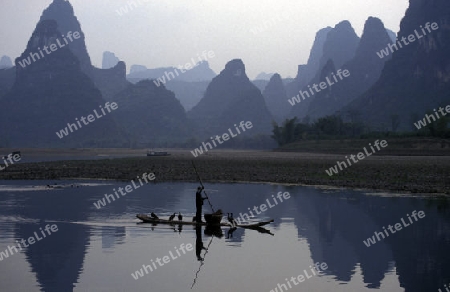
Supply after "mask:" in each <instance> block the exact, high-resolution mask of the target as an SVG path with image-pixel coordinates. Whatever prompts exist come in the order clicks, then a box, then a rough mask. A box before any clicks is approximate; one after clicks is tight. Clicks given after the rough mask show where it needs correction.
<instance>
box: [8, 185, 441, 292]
mask: <svg viewBox="0 0 450 292" xmlns="http://www.w3.org/2000/svg"><path fill="white" fill-rule="evenodd" d="M52 183H54V182H50V181H0V234H1V236H0V252H2V251H3V253H5V252H9V251H8V247H12V246H17V243H16V240H18V241H20V240H21V239H27V238H29V237H31V236H33V235H34V232H38V235H40V233H39V228H40V227H44V226H45V225H46V224H50V225H52V224H56V225H57V226H58V231H57V232H55V233H53V234H52V235H50V236H47V237H46V238H43V239H41V240H39V241H37V242H36V243H35V244H33V245H30V246H29V247H27V248H23V250H22V251H20V250H18V252H17V253H13V254H12V255H11V254H9V256H8V257H7V258H5V257H4V256H3V259H2V260H1V261H0V291H2V292H3V291H30V292H32V291H55V292H56V291H57V292H65V291H108V292H113V291H135V292H138V291H155V292H159V291H168V292H176V291H205V292H206V291H208V292H210V291H214V292H220V291H246V292H252V291H255V292H256V291H257V292H260V291H267V292H270V291H271V290H273V291H375V290H380V291H394V292H395V291H438V289H439V288H441V289H442V290H443V291H444V284H449V283H450V253H449V247H450V214H449V209H448V205H447V202H446V201H445V200H442V199H436V198H434V199H425V198H421V197H411V196H403V197H399V196H394V195H391V194H369V193H364V192H359V191H351V190H330V189H328V190H327V189H316V188H310V187H288V186H279V185H263V184H208V185H207V186H206V187H207V192H208V194H209V196H210V199H211V202H212V203H213V205H214V206H215V207H216V208H221V209H222V210H223V211H224V212H225V213H226V212H233V213H234V214H235V217H237V216H238V214H239V213H240V212H248V213H249V211H248V209H247V208H252V209H253V208H254V206H260V205H261V204H263V203H265V201H266V199H272V195H276V194H277V193H278V192H280V191H281V192H289V193H290V195H291V197H290V198H289V199H288V200H285V201H284V202H283V203H281V202H280V203H279V204H278V205H275V206H273V207H271V208H268V210H267V211H266V212H264V213H262V214H259V215H257V214H255V212H253V213H254V215H256V216H255V217H254V218H251V221H262V220H266V219H269V218H273V219H274V220H275V222H274V223H272V224H270V225H267V226H265V230H260V232H258V231H255V230H246V229H242V228H238V229H236V230H235V231H234V232H230V231H231V230H230V228H229V227H222V228H219V229H214V230H205V228H204V227H202V228H201V229H195V227H194V226H189V225H184V226H178V225H175V226H170V225H157V226H153V225H151V224H138V222H139V220H137V219H136V218H135V215H136V214H137V213H150V212H152V211H153V212H155V213H156V214H158V215H159V216H160V217H162V218H168V216H169V215H171V214H172V213H173V212H181V213H182V214H183V215H184V220H187V221H191V220H192V216H193V215H194V213H195V188H196V187H197V185H196V184H190V183H161V184H149V185H145V186H143V187H141V188H139V189H137V190H134V191H133V192H131V193H129V194H127V195H126V196H125V197H121V198H120V199H117V200H116V201H114V202H111V203H110V204H107V206H105V207H103V208H101V209H97V208H96V207H95V206H94V204H93V203H94V202H97V200H99V199H101V198H102V197H103V195H104V194H105V193H111V192H112V189H113V188H115V189H117V188H118V187H119V186H122V187H124V186H125V185H126V183H120V182H104V181H103V182H102V181H100V182H99V181H58V185H63V186H64V188H60V189H46V188H45V186H46V185H47V184H52ZM70 184H75V186H76V185H77V184H81V187H78V188H77V187H73V188H72V187H70ZM205 209H206V211H208V204H207V203H206V202H205ZM414 210H416V211H421V210H422V211H424V212H425V214H426V216H425V217H424V218H422V219H419V220H418V221H414V223H412V224H411V223H410V221H408V217H407V214H409V215H411V212H412V211H414ZM401 219H404V221H405V223H406V224H408V223H410V225H409V226H407V227H403V228H402V230H400V231H397V232H396V233H395V234H390V235H389V237H386V238H385V239H382V238H381V240H380V241H378V240H377V241H376V243H375V244H374V245H372V246H370V247H367V246H366V245H365V244H364V243H363V240H367V238H368V237H372V236H373V235H374V232H375V231H383V226H384V227H388V225H389V224H391V225H394V224H395V223H401V224H403V223H402V222H401ZM412 220H414V219H412ZM394 231H395V229H394ZM212 234H215V236H213V235H212ZM379 237H381V236H380V235H379ZM182 244H184V246H186V245H189V244H190V245H192V248H193V250H188V251H185V253H183V252H182V251H181V250H180V247H181V245H182ZM202 244H203V245H204V246H205V247H208V250H207V251H206V250H202V251H201V252H198V251H200V248H201V245H202ZM196 248H197V249H198V251H197V250H196ZM11 250H12V251H13V252H14V249H11ZM177 250H178V252H179V254H177ZM170 253H171V254H172V256H174V257H169V262H167V263H165V264H164V263H163V262H162V261H160V262H161V263H162V264H163V265H162V266H161V265H158V264H156V260H157V258H163V257H164V256H169V255H171V254H170ZM200 259H202V261H201V260H200ZM166 260H167V258H166ZM152 261H153V262H152ZM316 262H319V263H326V264H327V267H328V268H327V269H326V270H325V271H324V272H323V273H321V274H320V275H316V276H313V275H312V272H311V270H310V268H309V267H310V266H311V265H313V264H314V263H316ZM152 263H155V265H156V266H157V269H155V270H153V271H150V270H149V269H148V268H147V269H148V274H146V273H144V274H143V277H139V278H138V279H137V280H136V279H135V278H134V277H133V276H132V274H134V273H135V272H136V271H138V270H140V269H141V268H143V265H151V264H152ZM305 270H306V273H307V274H308V275H309V276H310V278H309V279H306V280H304V281H303V282H302V283H299V282H298V280H295V282H296V283H297V284H298V285H295V284H294V282H292V280H291V282H290V283H289V285H291V287H292V288H290V287H289V286H288V284H287V282H286V281H287V280H286V279H291V278H292V277H296V278H297V277H298V276H299V275H305ZM143 272H144V271H143ZM135 276H136V274H135ZM304 279H305V278H304ZM194 282H195V283H194ZM193 284H194V286H193V287H192V290H191V286H192V285H193ZM283 285H285V286H283ZM284 287H286V288H284ZM276 289H277V290H276ZM281 289H282V290H281Z"/></svg>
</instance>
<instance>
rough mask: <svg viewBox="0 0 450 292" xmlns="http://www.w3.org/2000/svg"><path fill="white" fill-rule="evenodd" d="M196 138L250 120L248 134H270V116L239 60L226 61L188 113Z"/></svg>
mask: <svg viewBox="0 0 450 292" xmlns="http://www.w3.org/2000/svg"><path fill="white" fill-rule="evenodd" d="M188 117H189V118H190V119H191V120H192V121H193V123H194V126H195V128H196V130H197V131H198V133H199V136H200V137H209V135H219V134H221V133H224V132H225V131H226V130H227V129H228V128H230V127H233V125H234V124H235V123H239V122H240V121H251V122H252V123H253V128H252V129H251V131H250V130H249V131H247V132H248V135H255V134H261V133H266V134H268V133H270V130H271V120H272V117H271V114H270V112H269V111H268V109H267V107H266V104H265V102H264V98H263V96H262V94H261V91H260V90H259V89H258V88H257V87H256V86H255V85H253V84H252V83H251V82H250V80H249V78H248V77H247V75H246V73H245V65H244V63H243V62H242V60H239V59H235V60H232V61H230V62H228V63H227V64H226V65H225V69H223V70H222V71H221V72H220V74H219V75H218V76H216V77H215V78H214V79H213V80H212V81H211V83H210V84H209V85H208V88H207V90H206V93H205V96H204V98H203V99H202V100H201V101H200V102H199V103H198V104H197V105H196V106H195V107H194V108H193V109H192V110H191V111H189V112H188Z"/></svg>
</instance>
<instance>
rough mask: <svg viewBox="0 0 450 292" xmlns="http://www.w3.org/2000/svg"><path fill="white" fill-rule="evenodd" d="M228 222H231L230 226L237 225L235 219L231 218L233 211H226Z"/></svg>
mask: <svg viewBox="0 0 450 292" xmlns="http://www.w3.org/2000/svg"><path fill="white" fill-rule="evenodd" d="M227 217H228V222H230V223H231V226H232V227H235V226H236V225H237V223H236V220H234V218H233V213H227Z"/></svg>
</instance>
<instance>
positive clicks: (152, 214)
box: [150, 212, 159, 219]
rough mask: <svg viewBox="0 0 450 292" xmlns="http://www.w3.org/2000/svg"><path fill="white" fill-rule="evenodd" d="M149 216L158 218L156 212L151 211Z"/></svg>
mask: <svg viewBox="0 0 450 292" xmlns="http://www.w3.org/2000/svg"><path fill="white" fill-rule="evenodd" d="M150 216H151V217H152V218H153V219H159V217H158V216H156V214H155V213H153V212H152V213H151V214H150Z"/></svg>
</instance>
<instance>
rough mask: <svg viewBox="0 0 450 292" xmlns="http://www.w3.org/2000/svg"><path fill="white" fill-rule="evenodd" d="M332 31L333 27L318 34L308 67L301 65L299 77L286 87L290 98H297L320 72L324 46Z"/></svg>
mask: <svg viewBox="0 0 450 292" xmlns="http://www.w3.org/2000/svg"><path fill="white" fill-rule="evenodd" d="M331 30H332V28H331V27H329V26H328V27H326V28H322V29H321V30H319V31H318V32H317V33H316V37H315V39H314V43H313V45H312V48H311V51H310V53H309V58H308V63H307V64H306V65H299V66H298V71H297V76H296V77H295V79H294V80H293V81H292V82H290V83H289V84H287V85H286V91H287V95H288V97H292V96H295V95H296V94H297V93H298V91H299V90H300V89H302V88H303V87H305V86H306V85H307V84H308V83H309V82H310V81H311V79H313V78H314V76H315V75H316V74H317V72H318V71H319V69H321V68H319V67H320V59H321V58H322V55H323V46H324V44H325V41H326V40H327V35H328V33H329V32H330V31H331Z"/></svg>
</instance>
